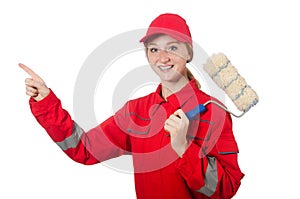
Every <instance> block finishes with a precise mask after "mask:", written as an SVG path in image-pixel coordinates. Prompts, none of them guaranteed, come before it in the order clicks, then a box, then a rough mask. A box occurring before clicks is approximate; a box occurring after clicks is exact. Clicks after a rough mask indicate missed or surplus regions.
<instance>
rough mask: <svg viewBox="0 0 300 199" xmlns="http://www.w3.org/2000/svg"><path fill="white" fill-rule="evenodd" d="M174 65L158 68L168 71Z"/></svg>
mask: <svg viewBox="0 0 300 199" xmlns="http://www.w3.org/2000/svg"><path fill="white" fill-rule="evenodd" d="M173 67H174V65H170V66H158V68H159V69H160V70H162V71H168V70H170V69H172V68H173Z"/></svg>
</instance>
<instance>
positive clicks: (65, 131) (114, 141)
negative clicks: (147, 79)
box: [30, 80, 244, 199]
mask: <svg viewBox="0 0 300 199" xmlns="http://www.w3.org/2000/svg"><path fill="white" fill-rule="evenodd" d="M160 92H161V86H159V87H158V89H157V91H156V92H154V93H151V94H149V95H147V96H145V97H141V98H138V99H135V100H131V101H129V102H128V103H126V104H125V105H124V107H123V108H121V109H120V110H119V111H118V112H117V113H115V115H114V116H112V117H110V118H108V119H107V120H106V121H104V122H103V123H101V124H100V125H99V126H97V127H95V128H93V129H91V130H89V131H88V132H86V133H84V134H83V135H82V137H81V139H80V142H79V143H78V144H77V146H76V147H75V148H69V149H67V150H65V151H64V152H65V153H66V154H67V155H68V156H69V157H70V158H72V159H73V160H75V161H77V162H79V163H82V164H95V163H98V162H101V161H105V160H107V159H110V158H114V157H118V156H120V155H124V154H132V156H133V163H134V169H135V186H136V194H137V198H138V199H153V198H155V199H171V198H172V199H174V198H175V199H176V198H178V199H179V198H180V199H182V198H185V199H192V198H197V199H200V198H222V199H223V198H231V197H232V196H233V195H235V193H236V191H237V190H238V188H239V186H240V181H241V179H242V177H243V175H244V174H243V173H242V172H241V170H240V168H239V166H238V162H237V152H238V147H237V144H236V142H235V139H234V136H233V133H232V123H231V118H230V115H229V114H227V113H226V112H225V111H223V110H221V109H220V108H219V107H217V106H215V105H212V104H211V105H207V107H206V108H207V111H206V112H204V113H203V114H201V116H200V117H199V116H198V117H196V118H195V119H194V120H192V121H191V122H190V128H189V132H188V140H189V143H190V145H189V148H188V149H187V150H186V151H185V153H184V155H183V157H182V158H180V157H178V156H177V154H176V153H175V152H174V151H173V150H172V148H171V146H170V135H169V134H168V133H167V132H165V131H164V129H163V125H164V121H165V120H166V119H167V118H168V117H169V115H170V114H172V113H173V112H174V111H175V110H177V109H178V108H181V109H183V110H184V111H185V112H187V111H189V110H191V109H192V108H194V107H195V106H196V105H197V104H199V103H204V102H206V101H207V100H210V99H211V97H210V96H208V95H206V94H205V93H203V92H202V91H200V90H199V89H198V88H197V86H196V83H195V81H194V80H192V81H191V82H190V84H188V85H187V86H185V87H184V88H183V89H182V90H181V91H179V92H178V93H176V94H173V95H171V96H169V97H168V98H167V100H166V101H165V100H163V99H162V98H161V96H160ZM30 107H31V110H32V113H33V115H34V116H35V117H36V119H37V120H38V122H39V123H40V124H41V125H42V126H43V127H44V128H45V129H46V131H47V132H48V134H49V135H50V137H51V138H52V139H53V140H54V141H55V142H62V141H63V140H65V139H66V138H68V137H69V136H71V135H72V129H73V125H74V121H73V120H72V119H71V117H70V115H69V114H68V112H67V111H65V110H64V109H62V106H61V102H60V100H59V99H58V98H57V97H56V96H55V94H54V93H53V92H52V91H51V93H50V94H49V95H48V96H47V97H46V98H45V99H43V100H42V101H40V102H35V101H34V100H33V99H30ZM208 157H214V158H215V159H216V165H217V174H218V176H217V178H218V184H217V187H216V190H215V191H214V193H213V194H212V195H211V196H210V197H208V196H205V195H204V194H202V193H200V192H199V190H200V189H201V188H202V187H203V186H205V183H206V182H205V176H206V170H207V168H208ZM112 180H117V179H112Z"/></svg>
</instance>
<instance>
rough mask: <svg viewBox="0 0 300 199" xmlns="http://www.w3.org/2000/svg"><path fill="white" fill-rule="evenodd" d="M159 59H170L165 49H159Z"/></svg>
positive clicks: (166, 60)
mask: <svg viewBox="0 0 300 199" xmlns="http://www.w3.org/2000/svg"><path fill="white" fill-rule="evenodd" d="M159 61H160V62H161V63H167V62H168V61H170V55H169V53H168V52H167V51H165V50H161V51H160V52H159Z"/></svg>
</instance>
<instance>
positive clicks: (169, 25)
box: [140, 13, 193, 45]
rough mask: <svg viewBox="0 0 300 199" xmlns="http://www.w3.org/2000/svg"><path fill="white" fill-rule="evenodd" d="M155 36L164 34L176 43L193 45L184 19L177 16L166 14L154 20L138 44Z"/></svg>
mask: <svg viewBox="0 0 300 199" xmlns="http://www.w3.org/2000/svg"><path fill="white" fill-rule="evenodd" d="M155 34H166V35H169V36H171V37H173V38H174V39H176V40H178V41H181V42H187V43H189V44H190V45H192V43H193V42H192V36H191V32H190V29H189V26H188V25H187V24H186V21H185V19H183V18H182V17H181V16H179V15H177V14H170V13H166V14H161V15H159V16H158V17H157V18H155V19H154V20H153V21H152V22H151V24H150V26H149V28H148V30H147V33H146V35H145V36H144V37H143V38H142V39H141V40H140V42H145V41H146V40H147V39H148V38H149V37H151V36H153V35H155Z"/></svg>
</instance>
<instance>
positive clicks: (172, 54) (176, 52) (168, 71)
mask: <svg viewBox="0 0 300 199" xmlns="http://www.w3.org/2000/svg"><path fill="white" fill-rule="evenodd" d="M146 53H147V58H148V61H149V64H150V65H151V67H152V69H153V71H154V72H155V73H156V74H157V75H158V76H159V77H160V79H161V81H162V83H164V82H165V83H166V82H168V83H176V82H178V81H180V80H181V79H182V78H186V79H187V68H186V63H187V60H189V59H190V55H189V53H188V50H187V46H186V44H185V43H183V42H179V41H177V40H176V39H174V38H172V37H170V36H168V35H159V36H157V37H155V38H154V39H152V40H151V41H150V42H148V43H147V44H146Z"/></svg>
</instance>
